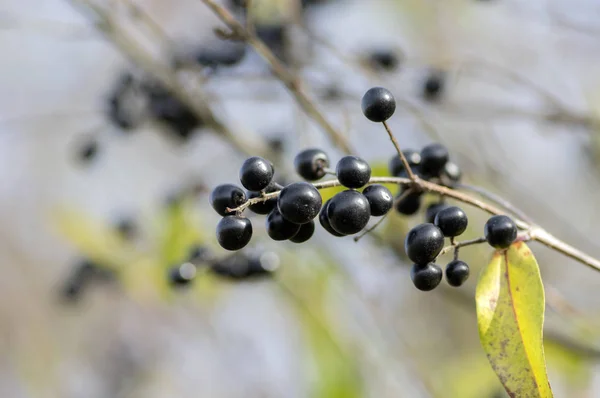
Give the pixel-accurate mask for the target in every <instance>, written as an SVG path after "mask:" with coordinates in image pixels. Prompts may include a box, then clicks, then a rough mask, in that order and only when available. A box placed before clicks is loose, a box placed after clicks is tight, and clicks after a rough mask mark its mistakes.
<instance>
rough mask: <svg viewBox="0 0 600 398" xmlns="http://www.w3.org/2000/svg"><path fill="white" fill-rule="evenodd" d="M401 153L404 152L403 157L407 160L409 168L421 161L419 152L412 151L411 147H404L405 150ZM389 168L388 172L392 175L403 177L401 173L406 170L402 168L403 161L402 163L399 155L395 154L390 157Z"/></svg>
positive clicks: (414, 166) (416, 165)
mask: <svg viewBox="0 0 600 398" xmlns="http://www.w3.org/2000/svg"><path fill="white" fill-rule="evenodd" d="M402 153H403V154H404V157H405V158H406V160H407V161H408V164H409V166H410V167H411V169H414V168H416V167H418V166H419V164H420V163H421V154H420V153H419V152H417V151H414V150H412V149H406V150H404V151H402ZM389 169H390V174H391V175H393V176H394V177H403V175H402V174H403V173H404V172H406V170H405V168H404V163H402V159H400V156H399V155H396V156H394V157H393V158H392V159H390V163H389ZM413 171H416V170H413Z"/></svg>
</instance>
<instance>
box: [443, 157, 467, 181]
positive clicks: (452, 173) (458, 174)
mask: <svg viewBox="0 0 600 398" xmlns="http://www.w3.org/2000/svg"><path fill="white" fill-rule="evenodd" d="M442 174H443V175H444V176H445V177H446V178H447V179H448V180H450V182H451V183H457V182H459V181H460V179H461V178H462V171H461V170H460V167H458V165H457V164H456V163H452V162H447V163H446V165H445V166H444V170H443V172H442ZM451 185H453V184H451Z"/></svg>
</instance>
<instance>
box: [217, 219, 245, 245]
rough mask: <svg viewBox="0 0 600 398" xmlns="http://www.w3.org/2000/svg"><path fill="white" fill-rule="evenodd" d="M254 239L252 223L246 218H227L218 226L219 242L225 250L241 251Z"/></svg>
mask: <svg viewBox="0 0 600 398" xmlns="http://www.w3.org/2000/svg"><path fill="white" fill-rule="evenodd" d="M251 238H252V223H251V222H250V220H249V219H247V218H246V217H240V216H226V217H223V218H222V219H221V221H219V223H218V224H217V241H218V242H219V245H221V247H222V248H223V249H226V250H240V249H241V248H243V247H244V246H246V245H247V244H248V242H250V239H251Z"/></svg>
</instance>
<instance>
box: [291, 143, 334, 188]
mask: <svg viewBox="0 0 600 398" xmlns="http://www.w3.org/2000/svg"><path fill="white" fill-rule="evenodd" d="M294 167H295V168H296V172H297V173H298V174H299V175H300V177H302V178H304V179H305V180H308V181H316V180H318V179H320V178H322V177H323V176H324V175H325V168H326V167H329V158H328V157H327V154H326V153H325V152H323V151H322V150H320V149H305V150H303V151H302V152H300V153H299V154H298V155H296V157H295V158H294Z"/></svg>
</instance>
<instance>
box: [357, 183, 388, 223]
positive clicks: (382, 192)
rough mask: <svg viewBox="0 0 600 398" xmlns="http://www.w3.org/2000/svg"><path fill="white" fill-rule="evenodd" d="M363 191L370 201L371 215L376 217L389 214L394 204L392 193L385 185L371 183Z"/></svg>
mask: <svg viewBox="0 0 600 398" xmlns="http://www.w3.org/2000/svg"><path fill="white" fill-rule="evenodd" d="M362 193H363V195H365V197H366V198H367V200H368V201H369V205H370V206H371V215H372V216H374V217H380V216H383V215H385V214H387V212H388V211H390V209H391V208H392V206H393V205H394V197H393V196H392V193H391V192H390V190H389V189H387V188H386V187H384V186H383V185H379V184H375V185H369V186H368V187H366V188H365V189H364V190H363V192H362Z"/></svg>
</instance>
